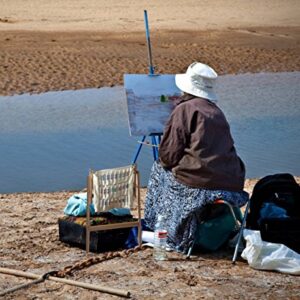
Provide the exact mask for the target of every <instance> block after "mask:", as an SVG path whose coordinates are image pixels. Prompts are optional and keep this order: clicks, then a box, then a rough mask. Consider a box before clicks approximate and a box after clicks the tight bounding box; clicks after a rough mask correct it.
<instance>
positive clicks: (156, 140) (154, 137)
mask: <svg viewBox="0 0 300 300" xmlns="http://www.w3.org/2000/svg"><path fill="white" fill-rule="evenodd" d="M144 20H145V27H146V39H147V46H148V59H149V76H158V75H156V74H154V67H153V64H152V52H151V43H150V33H149V25H148V15H147V11H146V10H144ZM149 136H150V137H151V144H149V143H147V142H145V140H146V136H145V135H144V136H143V138H142V140H141V141H139V143H140V144H139V145H138V147H137V150H136V152H135V155H134V157H133V160H132V163H133V164H135V163H136V161H137V159H138V156H139V154H140V152H141V150H142V146H143V145H150V146H152V152H153V159H154V160H157V159H158V145H159V144H160V141H161V136H162V133H153V134H150V135H149Z"/></svg>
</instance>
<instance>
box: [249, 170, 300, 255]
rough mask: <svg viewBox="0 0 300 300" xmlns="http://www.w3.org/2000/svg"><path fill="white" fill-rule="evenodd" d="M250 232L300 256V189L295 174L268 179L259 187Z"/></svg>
mask: <svg viewBox="0 0 300 300" xmlns="http://www.w3.org/2000/svg"><path fill="white" fill-rule="evenodd" d="M246 228H249V229H252V230H260V232H261V237H262V239H263V240H264V241H268V242H273V243H281V244H285V245H286V246H288V247H289V248H291V249H293V250H295V251H297V252H300V186H299V185H298V184H297V182H296V180H295V178H294V177H293V176H292V175H291V174H288V173H280V174H274V175H268V176H265V177H263V178H262V179H260V180H259V181H258V182H257V183H256V185H255V186H254V189H253V193H252V196H251V198H250V212H249V214H248V217H247V220H246Z"/></svg>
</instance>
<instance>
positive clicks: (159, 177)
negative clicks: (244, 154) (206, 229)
mask: <svg viewBox="0 0 300 300" xmlns="http://www.w3.org/2000/svg"><path fill="white" fill-rule="evenodd" d="M216 199H222V200H225V201H227V202H229V203H230V204H232V205H234V206H239V207H241V206H243V205H244V204H245V203H247V201H248V200H249V196H248V193H246V192H243V191H242V192H230V191H223V190H207V189H203V188H192V187H189V186H186V185H184V184H182V183H179V182H178V181H177V180H176V179H175V177H174V175H173V174H172V172H171V171H168V170H165V169H163V167H162V166H161V165H160V164H159V162H154V164H153V166H152V169H151V173H150V179H149V183H148V191H147V195H146V203H145V223H146V226H147V227H149V228H150V229H151V230H153V231H154V227H155V223H156V220H157V216H158V215H162V216H163V217H164V220H165V226H166V229H167V230H168V246H169V247H171V248H172V249H174V250H177V251H180V252H186V251H187V250H188V249H189V247H190V246H191V244H192V243H193V240H194V235H195V232H196V229H197V219H198V217H199V216H197V214H199V213H200V211H201V209H202V208H203V207H204V206H205V205H207V204H210V203H213V202H214V201H215V200H216Z"/></svg>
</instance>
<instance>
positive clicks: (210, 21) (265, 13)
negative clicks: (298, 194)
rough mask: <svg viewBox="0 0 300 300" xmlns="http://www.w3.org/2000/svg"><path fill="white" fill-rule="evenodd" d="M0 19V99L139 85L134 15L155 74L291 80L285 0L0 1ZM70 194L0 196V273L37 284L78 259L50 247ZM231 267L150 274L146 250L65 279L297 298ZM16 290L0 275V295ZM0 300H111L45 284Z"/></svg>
mask: <svg viewBox="0 0 300 300" xmlns="http://www.w3.org/2000/svg"><path fill="white" fill-rule="evenodd" d="M0 7H1V9H0V95H13V94H22V93H41V92H46V91H60V90H70V89H83V88H90V87H96V88H97V87H104V86H115V85H122V84H123V74H124V73H148V57H147V44H146V38H145V29H144V19H143V17H144V16H143V11H144V9H147V11H148V17H149V22H150V33H151V44H152V52H153V63H154V65H155V71H156V72H157V73H162V74H165V73H171V74H174V73H179V72H185V69H186V67H187V66H188V65H189V64H190V63H191V62H192V61H201V62H204V63H207V64H209V65H211V66H212V67H214V68H215V69H216V70H217V72H218V73H219V74H240V73H248V72H252V73H256V72H285V71H289V72H291V71H300V55H299V53H300V5H299V1H297V0H295V1H292V0H287V1H279V0H272V1H271V0H265V1H259V0H253V1H237V0H228V1H222V0H214V1H196V0H187V1H178V0H165V1H146V0H139V1H138V0H124V1H116V0H111V1H104V0H98V1H96V0H91V1H86V0H78V1H72V0H64V1H58V0H54V1H45V0H28V1H22V0H10V1H9V0H0ZM296 175H299V174H296ZM256 181H257V179H251V180H250V179H248V180H247V181H246V185H245V190H246V191H248V192H249V193H251V192H252V189H253V186H254V184H255V183H256ZM297 181H298V183H300V177H297ZM73 193H74V191H59V192H55V193H18V194H0V205H1V210H0V219H1V222H0V228H1V233H2V236H1V239H0V267H5V268H11V269H16V270H23V271H28V272H32V273H36V274H43V273H45V272H47V271H50V270H61V269H63V268H64V267H65V266H68V265H72V264H74V263H76V262H79V261H83V260H84V259H85V251H83V250H81V249H78V248H74V247H69V246H68V245H66V244H64V243H61V242H60V241H59V240H58V225H57V220H58V218H59V217H61V216H62V215H63V208H64V207H65V205H66V201H67V199H68V198H69V197H70V196H71V195H72V194H73ZM145 193H146V190H145V189H143V191H142V198H143V199H144V198H145ZM93 255H94V256H97V254H93ZM100 255H101V254H100ZM231 256H232V249H226V250H222V251H219V252H217V253H214V254H204V255H199V256H194V257H192V259H191V260H189V261H187V260H185V259H184V258H183V257H182V256H180V255H178V254H176V253H171V254H170V256H169V261H166V262H161V263H158V262H155V261H154V260H153V258H152V250H151V249H147V250H144V251H140V252H137V253H134V254H132V255H131V256H129V257H128V258H115V259H113V260H109V261H105V262H103V263H99V264H95V265H93V266H90V267H88V268H84V269H83V270H77V271H75V272H73V273H72V274H71V275H68V276H67V277H66V278H68V279H74V280H80V281H82V282H88V283H94V284H102V285H105V286H109V287H115V288H121V289H125V290H128V291H130V292H131V294H132V299H215V298H221V299H249V298H251V299H262V298H265V299H274V298H276V299H298V298H299V297H300V289H299V286H300V277H295V276H291V275H285V274H280V273H276V272H266V271H257V270H253V269H251V268H250V267H249V266H248V264H247V263H246V262H245V261H243V260H242V259H239V260H238V262H237V264H236V265H235V266H232V264H231ZM24 282H28V280H27V279H24V278H18V277H14V276H9V275H3V274H0V291H1V290H3V289H7V288H9V287H12V286H15V285H17V284H21V283H24ZM4 298H5V299H118V298H119V297H117V296H112V295H109V294H103V293H99V292H95V291H89V290H85V289H82V288H76V287H71V286H68V285H63V284H59V283H54V282H50V281H46V282H44V283H40V284H36V285H34V286H32V287H30V288H27V289H23V290H19V291H16V292H14V293H11V294H7V295H6V296H5V297H4Z"/></svg>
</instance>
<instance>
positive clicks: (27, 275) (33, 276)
mask: <svg viewBox="0 0 300 300" xmlns="http://www.w3.org/2000/svg"><path fill="white" fill-rule="evenodd" d="M0 273H3V274H8V275H14V276H20V277H25V278H31V279H39V278H40V275H37V274H33V273H29V272H23V271H18V270H13V269H7V268H0ZM47 279H48V280H52V281H56V282H59V283H64V284H68V285H73V286H78V287H82V288H85V289H89V290H94V291H98V292H103V293H108V294H112V295H117V296H121V297H126V298H129V297H130V292H128V291H124V290H121V289H115V288H110V287H106V286H100V285H94V284H90V283H85V282H80V281H75V280H69V279H64V278H58V277H54V276H49V277H48V278H47Z"/></svg>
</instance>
